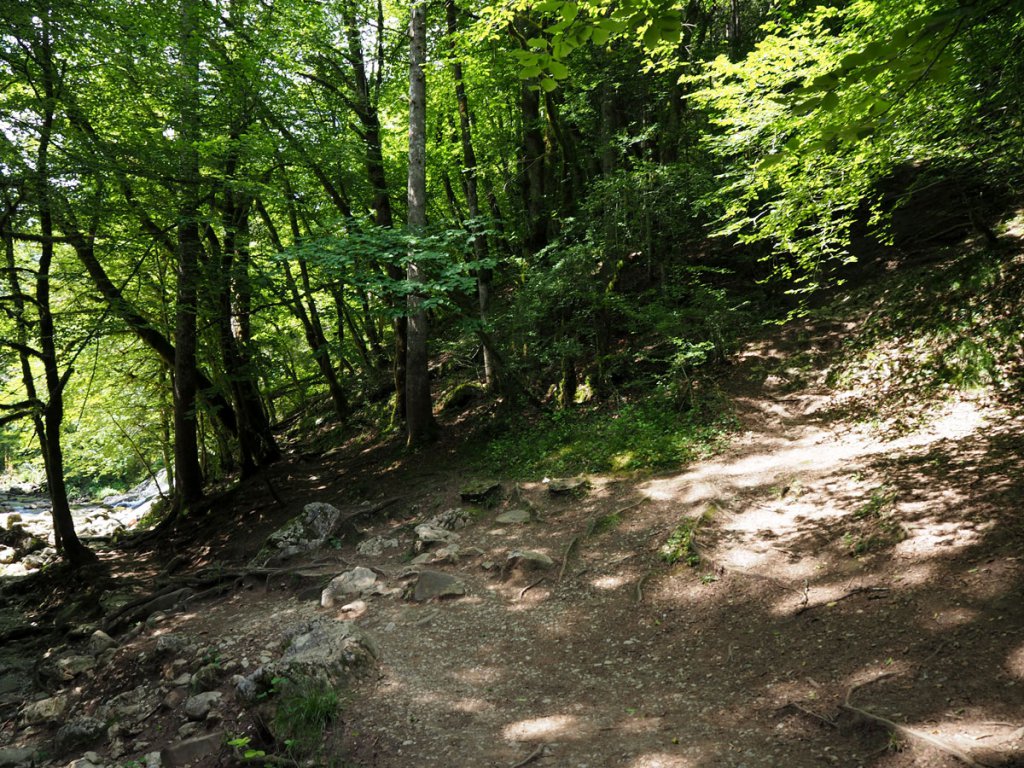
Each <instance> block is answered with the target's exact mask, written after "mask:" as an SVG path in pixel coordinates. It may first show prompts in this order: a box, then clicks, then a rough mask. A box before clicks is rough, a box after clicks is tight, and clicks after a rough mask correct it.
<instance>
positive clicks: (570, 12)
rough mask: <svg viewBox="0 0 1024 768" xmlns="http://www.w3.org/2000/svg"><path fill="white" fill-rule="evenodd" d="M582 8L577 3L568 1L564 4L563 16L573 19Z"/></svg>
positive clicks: (568, 19) (567, 19)
mask: <svg viewBox="0 0 1024 768" xmlns="http://www.w3.org/2000/svg"><path fill="white" fill-rule="evenodd" d="M579 12H580V9H579V6H578V5H576V3H566V4H565V5H563V6H562V11H561V13H562V18H563V19H565V20H566V21H572V20H573V19H575V18H576V16H577V15H578V14H579Z"/></svg>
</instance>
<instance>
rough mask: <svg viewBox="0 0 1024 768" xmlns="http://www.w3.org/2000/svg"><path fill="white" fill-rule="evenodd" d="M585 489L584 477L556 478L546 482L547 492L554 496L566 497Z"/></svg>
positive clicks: (585, 480)
mask: <svg viewBox="0 0 1024 768" xmlns="http://www.w3.org/2000/svg"><path fill="white" fill-rule="evenodd" d="M586 487H587V479H586V478H585V477H556V478H552V479H551V480H550V481H549V482H548V492H549V493H553V494H555V495H568V494H571V493H576V492H577V491H583V490H585V489H586Z"/></svg>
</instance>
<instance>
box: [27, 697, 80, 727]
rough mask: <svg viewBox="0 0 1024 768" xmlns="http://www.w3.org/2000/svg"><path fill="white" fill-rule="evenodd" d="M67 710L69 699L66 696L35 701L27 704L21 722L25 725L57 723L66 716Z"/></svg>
mask: <svg viewBox="0 0 1024 768" xmlns="http://www.w3.org/2000/svg"><path fill="white" fill-rule="evenodd" d="M67 708H68V697H67V695H66V694H58V695H57V696H53V697H52V698H49V699H42V700H41V701H33V702H32V703H30V704H26V705H25V706H24V708H23V709H22V710H21V722H22V724H23V725H38V724H40V723H53V722H57V721H58V720H60V719H61V718H62V717H63V716H64V713H65V712H66V711H67Z"/></svg>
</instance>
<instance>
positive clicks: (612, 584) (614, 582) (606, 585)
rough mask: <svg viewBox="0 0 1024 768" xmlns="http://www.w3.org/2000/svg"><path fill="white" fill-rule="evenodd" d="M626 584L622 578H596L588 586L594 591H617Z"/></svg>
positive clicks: (609, 576)
mask: <svg viewBox="0 0 1024 768" xmlns="http://www.w3.org/2000/svg"><path fill="white" fill-rule="evenodd" d="M625 583H626V578H625V577H624V576H611V575H608V576H598V577H597V578H596V579H591V580H590V584H591V586H592V587H594V588H595V589H618V588H619V587H621V586H623V585H624V584H625Z"/></svg>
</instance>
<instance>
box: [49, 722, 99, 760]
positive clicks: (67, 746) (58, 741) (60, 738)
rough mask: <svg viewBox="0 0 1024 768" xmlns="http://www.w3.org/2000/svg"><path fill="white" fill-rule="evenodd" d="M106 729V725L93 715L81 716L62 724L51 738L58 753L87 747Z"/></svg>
mask: <svg viewBox="0 0 1024 768" xmlns="http://www.w3.org/2000/svg"><path fill="white" fill-rule="evenodd" d="M106 731H107V725H106V723H104V722H103V721H102V720H97V719H96V718H95V717H82V718H79V719H77V720H72V721H71V722H69V723H66V724H64V725H62V726H61V727H60V728H59V729H58V730H57V735H56V736H54V738H53V743H54V747H55V749H56V750H57V752H58V754H59V753H62V752H70V751H71V750H72V749H77V748H80V747H87V746H89V745H90V744H92V743H93V742H95V741H96V740H97V739H99V738H100V737H101V736H103V735H104V734H105V733H106Z"/></svg>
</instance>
